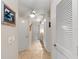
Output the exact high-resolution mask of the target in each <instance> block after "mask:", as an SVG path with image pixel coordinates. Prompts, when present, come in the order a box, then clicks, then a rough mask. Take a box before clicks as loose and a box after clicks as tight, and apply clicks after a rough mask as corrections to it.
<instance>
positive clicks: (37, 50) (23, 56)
mask: <svg viewBox="0 0 79 59" xmlns="http://www.w3.org/2000/svg"><path fill="white" fill-rule="evenodd" d="M19 59H51V55H50V53H49V52H47V51H45V50H44V49H43V48H42V46H41V44H40V42H38V43H35V44H33V45H32V48H31V49H28V50H24V51H22V52H20V53H19Z"/></svg>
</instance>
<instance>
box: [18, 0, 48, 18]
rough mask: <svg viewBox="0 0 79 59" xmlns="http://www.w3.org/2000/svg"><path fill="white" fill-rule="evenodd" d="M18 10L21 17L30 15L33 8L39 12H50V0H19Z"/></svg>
mask: <svg viewBox="0 0 79 59" xmlns="http://www.w3.org/2000/svg"><path fill="white" fill-rule="evenodd" d="M18 4H19V5H18V7H19V9H18V11H19V16H20V17H25V16H28V15H29V14H30V13H31V12H32V10H35V11H36V12H37V13H38V14H48V11H49V0H19V3H18Z"/></svg>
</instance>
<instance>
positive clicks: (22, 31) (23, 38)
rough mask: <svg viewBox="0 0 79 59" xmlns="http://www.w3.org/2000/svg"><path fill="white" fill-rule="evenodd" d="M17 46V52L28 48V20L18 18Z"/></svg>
mask: <svg viewBox="0 0 79 59" xmlns="http://www.w3.org/2000/svg"><path fill="white" fill-rule="evenodd" d="M18 46H19V48H18V49H19V51H22V50H25V49H28V48H29V47H30V40H29V22H28V19H25V18H21V17H19V22H18Z"/></svg>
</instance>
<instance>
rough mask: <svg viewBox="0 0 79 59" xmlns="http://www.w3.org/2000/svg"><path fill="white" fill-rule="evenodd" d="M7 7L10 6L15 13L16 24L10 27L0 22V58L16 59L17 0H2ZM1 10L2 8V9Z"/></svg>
mask: <svg viewBox="0 0 79 59" xmlns="http://www.w3.org/2000/svg"><path fill="white" fill-rule="evenodd" d="M2 3H5V4H6V5H7V6H8V7H9V8H11V9H12V10H13V11H14V12H15V13H16V26H15V27H11V26H7V25H3V24H1V32H2V36H1V37H2V38H1V45H2V48H1V49H2V51H1V52H2V58H1V59H17V57H18V54H17V51H18V49H17V48H18V46H17V44H18V43H17V21H18V11H17V0H2ZM2 11H3V10H2ZM2 19H3V18H2Z"/></svg>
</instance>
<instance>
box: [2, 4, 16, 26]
mask: <svg viewBox="0 0 79 59" xmlns="http://www.w3.org/2000/svg"><path fill="white" fill-rule="evenodd" d="M15 16H16V15H15V12H14V11H13V10H12V9H11V8H10V7H8V6H7V5H6V4H5V3H3V4H2V21H1V23H2V24H4V25H8V26H15V25H16V17H15Z"/></svg>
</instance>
